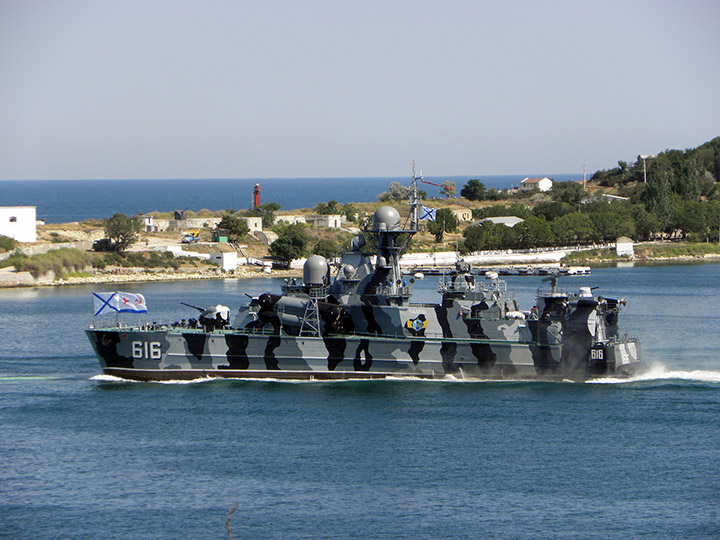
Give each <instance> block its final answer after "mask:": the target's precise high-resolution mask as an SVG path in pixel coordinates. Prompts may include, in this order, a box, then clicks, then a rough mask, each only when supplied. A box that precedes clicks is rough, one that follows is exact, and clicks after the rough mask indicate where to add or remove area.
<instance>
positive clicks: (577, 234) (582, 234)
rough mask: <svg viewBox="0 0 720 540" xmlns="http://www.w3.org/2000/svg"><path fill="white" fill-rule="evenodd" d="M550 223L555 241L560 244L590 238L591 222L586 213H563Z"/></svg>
mask: <svg viewBox="0 0 720 540" xmlns="http://www.w3.org/2000/svg"><path fill="white" fill-rule="evenodd" d="M550 225H551V228H552V231H553V234H554V235H555V238H556V240H557V242H558V243H559V244H561V245H570V244H576V243H584V242H587V241H588V240H590V239H591V238H592V232H593V223H592V220H591V219H590V216H588V215H587V214H581V213H579V212H573V213H571V214H565V215H564V216H560V217H559V218H557V219H555V220H554V221H553V222H552V223H551V224H550Z"/></svg>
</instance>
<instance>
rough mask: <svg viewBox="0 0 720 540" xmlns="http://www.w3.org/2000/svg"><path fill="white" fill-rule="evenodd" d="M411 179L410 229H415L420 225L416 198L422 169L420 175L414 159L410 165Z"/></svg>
mask: <svg viewBox="0 0 720 540" xmlns="http://www.w3.org/2000/svg"><path fill="white" fill-rule="evenodd" d="M412 172H413V174H412V181H411V183H410V230H412V231H417V230H418V227H419V225H420V199H419V198H418V190H417V181H418V180H420V181H422V171H420V176H418V175H417V172H416V170H415V160H414V159H413V165H412Z"/></svg>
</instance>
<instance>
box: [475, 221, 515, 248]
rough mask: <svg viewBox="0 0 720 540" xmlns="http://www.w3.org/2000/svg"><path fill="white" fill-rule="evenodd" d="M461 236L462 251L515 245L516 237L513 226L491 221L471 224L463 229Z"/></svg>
mask: <svg viewBox="0 0 720 540" xmlns="http://www.w3.org/2000/svg"><path fill="white" fill-rule="evenodd" d="M463 236H464V238H465V240H464V242H463V250H464V251H463V253H472V252H474V251H484V250H489V249H507V248H511V247H515V245H517V237H518V235H517V232H516V230H515V228H514V227H507V226H506V225H501V224H495V223H493V222H492V221H486V222H484V223H478V224H475V225H471V226H470V227H468V228H467V229H465V230H464V231H463Z"/></svg>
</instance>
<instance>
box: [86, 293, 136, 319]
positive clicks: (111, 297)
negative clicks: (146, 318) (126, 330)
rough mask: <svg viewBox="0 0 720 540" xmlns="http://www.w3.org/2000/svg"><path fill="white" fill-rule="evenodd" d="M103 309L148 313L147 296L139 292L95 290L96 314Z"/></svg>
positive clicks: (94, 310) (94, 309)
mask: <svg viewBox="0 0 720 540" xmlns="http://www.w3.org/2000/svg"><path fill="white" fill-rule="evenodd" d="M103 311H114V312H115V313H147V304H146V303H145V297H144V296H143V295H142V294H139V293H125V292H120V291H116V292H93V312H94V313H95V316H97V315H100V314H101V313H102V312H103Z"/></svg>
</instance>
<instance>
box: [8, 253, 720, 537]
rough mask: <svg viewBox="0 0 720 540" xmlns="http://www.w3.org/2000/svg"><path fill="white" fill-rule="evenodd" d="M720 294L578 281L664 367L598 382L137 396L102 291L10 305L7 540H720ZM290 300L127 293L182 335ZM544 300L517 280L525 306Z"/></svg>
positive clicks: (691, 281)
mask: <svg viewBox="0 0 720 540" xmlns="http://www.w3.org/2000/svg"><path fill="white" fill-rule="evenodd" d="M719 280H720V265H718V264H705V265H669V266H651V267H635V268H604V269H594V270H593V273H592V275H590V276H582V277H571V278H567V279H564V280H563V281H562V282H561V285H564V286H566V287H569V288H572V289H577V288H579V287H580V286H581V285H584V286H585V285H587V286H593V287H594V286H597V287H599V289H597V292H598V293H599V294H602V295H604V296H607V297H611V298H617V297H618V296H624V297H626V298H627V300H628V304H627V306H626V307H625V308H624V312H623V314H622V317H621V322H622V325H623V327H624V328H625V329H626V330H627V331H628V333H629V334H631V335H633V336H637V337H640V338H641V339H642V340H643V348H644V352H645V355H646V357H647V359H648V360H650V361H651V362H653V363H654V364H655V367H654V368H653V371H651V373H650V374H648V375H645V376H643V377H641V378H638V379H635V380H629V381H620V380H609V381H603V382H597V383H585V384H577V383H570V382H552V383H551V382H512V381H505V382H482V381H481V382H477V381H475V382H470V381H463V380H456V379H453V378H448V379H446V380H440V381H413V380H410V381H407V380H384V381H336V382H280V381H243V380H200V381H195V382H191V383H137V382H124V381H121V380H119V379H115V378H112V377H106V376H103V375H101V374H100V368H99V364H98V361H97V359H96V358H95V356H94V354H93V352H92V349H91V347H90V344H89V342H88V340H87V338H86V337H85V335H84V332H83V329H84V328H85V327H86V326H87V324H88V323H89V322H90V321H91V320H92V314H91V306H92V303H91V298H90V295H91V292H92V290H93V289H92V288H91V287H89V286H76V287H63V288H35V289H15V290H0V328H1V329H2V336H1V337H0V428H1V429H0V456H2V459H0V537H2V538H12V539H24V538H28V539H29V538H33V539H35V538H62V539H76V538H93V539H95V538H117V539H121V538H122V539H126V538H134V539H135V538H137V539H144V538H147V539H157V538H162V539H165V538H167V539H176V538H193V539H215V538H226V537H227V536H228V533H227V530H226V524H227V520H228V509H229V508H231V509H232V508H236V507H237V510H235V512H234V513H233V514H232V515H231V516H230V528H231V532H232V537H233V538H236V539H237V538H246V539H257V538H272V539H287V538H308V539H311V538H312V539H315V538H358V539H360V538H362V539H366V538H401V539H405V538H407V539H437V538H527V539H536V538H642V537H645V538H653V539H655V538H708V539H710V538H718V537H720V467H718V463H719V462H720V429H718V428H720V412H719V411H720V350H719V347H718V345H720V341H719V339H718V335H720V315H718V305H720V288H718V286H717V284H718V281H719ZM280 283H281V281H280V280H278V279H272V278H267V279H265V278H261V279H251V280H217V281H194V282H184V283H178V282H173V283H148V284H128V285H123V286H122V290H127V291H131V292H132V291H136V292H142V293H143V294H144V295H145V297H146V299H147V302H148V307H149V313H148V314H147V318H148V319H149V320H157V321H172V320H177V319H179V318H187V317H190V316H192V312H191V311H189V310H186V308H184V307H183V306H181V305H180V301H185V302H188V303H192V304H196V305H206V304H207V305H210V304H216V303H218V302H220V303H224V304H226V305H228V306H230V307H231V308H232V309H233V311H234V310H235V309H236V308H237V307H238V306H239V305H240V304H241V303H242V302H244V301H246V300H247V297H246V296H245V293H248V294H251V295H255V294H258V293H261V292H264V291H273V292H274V291H277V290H278V289H279V286H280ZM415 285H416V287H417V289H418V290H417V297H418V299H420V300H426V299H431V298H432V297H433V295H434V292H433V290H434V286H435V280H434V279H432V278H430V277H428V278H426V279H425V280H422V281H418V282H416V284H415ZM540 285H541V282H540V278H537V277H512V278H509V288H510V289H512V290H515V291H518V294H519V299H520V301H521V304H522V305H523V307H525V308H526V307H527V306H528V303H529V302H532V299H533V296H534V292H535V289H536V288H537V287H538V286H540ZM98 290H99V289H98ZM129 317H131V318H132V317H133V316H129ZM141 317H142V318H143V319H144V318H145V317H146V316H144V315H143V316H141Z"/></svg>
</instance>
